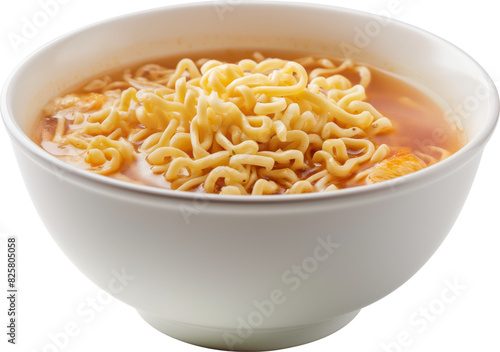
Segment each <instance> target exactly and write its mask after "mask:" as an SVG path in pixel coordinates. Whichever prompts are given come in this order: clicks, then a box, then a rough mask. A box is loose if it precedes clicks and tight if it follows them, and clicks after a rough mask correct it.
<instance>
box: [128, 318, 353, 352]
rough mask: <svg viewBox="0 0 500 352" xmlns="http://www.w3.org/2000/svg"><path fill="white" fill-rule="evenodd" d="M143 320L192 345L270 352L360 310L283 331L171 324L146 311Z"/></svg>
mask: <svg viewBox="0 0 500 352" xmlns="http://www.w3.org/2000/svg"><path fill="white" fill-rule="evenodd" d="M138 312H139V314H140V315H141V317H142V318H143V319H144V320H145V321H146V322H147V323H148V324H149V325H151V326H152V327H154V328H155V329H157V330H158V331H160V332H162V333H164V334H166V335H168V336H170V337H173V338H175V339H177V340H180V341H184V342H187V343H190V344H193V345H197V346H202V347H208V348H213V349H219V350H228V351H270V350H279V349H282V348H288V347H294V346H298V345H303V344H305V343H309V342H312V341H315V340H319V339H321V338H323V337H326V336H328V335H330V334H333V333H334V332H336V331H338V330H340V329H341V328H343V327H344V326H346V325H347V324H348V323H349V322H350V321H351V320H353V319H354V317H355V316H356V315H357V314H358V313H359V310H357V311H354V312H350V313H347V314H343V315H339V316H336V317H335V318H334V319H332V320H328V321H326V322H322V323H318V324H311V325H304V326H298V327H290V328H280V329H252V328H250V329H246V330H245V329H240V330H239V331H237V330H236V329H232V330H230V329H218V328H211V327H205V326H199V325H191V324H185V323H180V322H175V321H171V320H168V319H164V318H162V317H159V316H156V315H154V314H150V313H148V312H144V311H138Z"/></svg>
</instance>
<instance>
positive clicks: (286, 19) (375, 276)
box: [1, 2, 499, 350]
mask: <svg viewBox="0 0 500 352" xmlns="http://www.w3.org/2000/svg"><path fill="white" fill-rule="evenodd" d="M231 6H232V7H231V10H230V11H229V9H228V8H227V7H226V8H225V9H226V10H225V11H224V10H223V9H224V8H221V7H220V6H219V7H218V4H216V3H200V4H189V5H183V6H174V7H166V8H160V9H156V10H153V11H146V12H141V13H136V14H132V15H127V16H122V17H119V18H114V19H110V20H107V21H104V22H100V23H97V24H94V25H90V26H88V27H85V28H83V29H81V30H77V31H75V32H72V33H70V34H68V35H66V36H64V37H62V38H59V39H57V40H55V41H53V42H52V43H50V44H48V45H46V46H44V47H43V48H41V49H40V50H38V51H37V52H35V53H34V54H33V55H31V56H30V57H29V58H28V59H26V60H25V61H24V62H22V63H21V64H20V65H19V67H18V68H17V69H16V70H15V72H14V73H13V74H12V75H11V76H10V78H9V80H8V82H7V84H6V85H5V87H4V90H3V93H2V97H1V112H2V116H3V119H4V122H5V124H6V126H7V129H8V131H9V134H10V136H11V139H12V143H13V145H14V149H15V153H16V156H17V159H18V163H19V166H20V168H21V171H22V174H23V177H24V180H25V183H26V186H27V188H28V190H29V193H30V195H31V198H32V200H33V203H34V204H35V206H36V208H37V210H38V212H39V214H40V217H41V219H42V220H43V222H44V224H45V225H46V227H47V229H48V230H49V232H50V233H51V235H52V236H53V238H54V239H55V241H56V242H57V244H58V245H59V246H60V248H61V249H62V250H63V251H64V253H65V254H66V255H67V256H68V257H69V258H70V260H71V261H72V262H73V263H74V264H75V265H76V266H77V267H78V268H79V269H80V270H81V271H82V273H84V274H85V275H86V276H87V277H88V278H90V279H91V280H92V281H93V282H95V283H96V284H97V285H99V286H100V287H101V288H103V289H106V290H107V291H109V292H110V293H112V294H113V295H114V296H115V297H117V298H118V299H120V300H122V301H124V302H126V303H128V304H130V305H131V306H133V307H135V308H137V310H138V311H139V313H140V314H141V315H142V316H143V317H144V319H146V320H147V321H148V322H149V323H150V324H151V325H153V326H154V327H155V328H157V329H159V330H160V331H163V332H164V333H166V334H168V335H171V336H173V337H176V338H178V339H181V340H184V341H187V342H190V343H193V344H198V345H202V346H207V347H213V348H220V349H229V350H234V349H238V350H269V349H279V348H284V347H290V346H294V345H299V344H303V343H307V342H309V341H313V340H315V339H318V338H321V337H324V336H327V335H329V334H331V333H333V332H334V331H336V330H338V329H340V328H341V327H343V326H344V325H345V324H347V323H348V322H349V321H350V320H351V319H353V318H354V316H355V315H356V314H357V312H358V311H359V310H360V309H361V308H363V307H365V306H367V305H369V304H371V303H373V302H375V301H377V300H378V299H380V298H382V297H384V296H385V295H387V294H389V293H390V292H392V291H393V290H395V289H396V288H398V287H399V286H400V285H401V284H403V283H404V282H405V281H406V280H408V279H409V278H410V277H411V276H412V275H414V274H415V273H416V272H417V271H418V270H419V269H420V268H421V267H422V265H424V263H425V262H426V261H427V260H428V259H429V258H430V257H431V256H432V254H433V253H434V252H435V251H436V249H437V248H438V247H439V245H440V244H441V242H442V241H443V239H444V238H445V236H446V235H447V234H448V232H449V230H450V229H451V227H452V225H453V224H454V222H455V220H456V218H457V216H458V215H459V212H460V210H461V208H462V205H463V204H464V202H465V200H466V198H467V194H468V191H469V188H470V186H471V184H472V182H473V179H474V176H475V173H476V170H477V167H478V164H479V161H480V158H481V153H482V150H483V148H484V146H485V144H486V143H487V141H488V139H489V137H490V136H491V134H492V132H493V129H494V126H495V124H496V121H497V119H498V112H499V103H498V94H497V92H496V89H495V86H494V84H493V82H492V80H491V79H490V77H489V76H488V75H487V73H486V72H484V70H483V69H482V68H481V67H480V66H479V65H478V64H477V63H476V62H475V61H474V60H473V59H472V58H470V57H469V56H468V55H467V54H466V53H464V52H463V51H461V50H460V49H458V48H457V47H455V46H453V45H452V44H450V43H448V42H446V41H444V40H442V39H440V38H438V37H436V36H434V35H432V34H430V33H427V32H425V31H423V30H420V29H417V28H415V27H412V26H409V25H406V24H404V23H401V22H398V21H394V20H388V19H386V18H383V17H378V16H375V15H371V14H366V13H361V12H356V11H351V10H346V9H341V8H335V7H326V6H319V5H305V4H299V3H282V2H280V3H273V2H251V3H250V2H249V3H235V4H233V5H231ZM194 24H196V25H194ZM225 48H245V49H248V48H258V49H266V48H267V49H274V50H276V49H278V50H280V49H283V50H290V49H292V50H300V51H309V52H311V53H317V54H326V55H329V56H339V57H346V56H349V57H352V58H353V59H355V60H358V61H362V62H367V63H370V64H372V65H374V66H376V67H379V68H382V69H384V70H387V71H389V72H392V73H394V74H396V75H400V76H402V77H404V78H405V79H406V80H408V81H410V82H411V83H412V84H415V85H417V86H419V87H421V88H422V89H425V90H426V91H427V92H428V93H429V94H431V95H432V96H433V97H435V98H436V99H437V100H439V101H440V102H441V103H442V104H443V109H444V111H445V112H446V114H447V116H448V117H450V118H454V119H455V120H456V123H457V124H458V125H459V126H460V127H461V128H463V129H464V130H465V132H466V134H467V136H468V139H469V141H468V143H467V145H466V146H465V147H464V148H463V149H461V150H460V151H459V152H457V153H456V154H454V155H453V156H451V157H450V158H448V159H447V160H445V161H443V162H441V163H439V164H436V165H434V166H432V167H429V168H427V169H425V170H422V171H420V172H417V173H414V174H411V175H408V176H404V177H401V178H399V179H395V180H392V181H387V182H384V183H380V184H376V185H372V186H364V187H359V188H354V189H346V190H340V191H338V192H333V193H328V194H327V193H317V194H305V195H288V196H254V197H248V196H221V195H202V194H194V193H184V192H176V191H169V190H162V189H156V188H151V187H146V186H140V185H135V184H129V183H124V182H121V181H117V180H115V179H111V178H106V177H103V176H99V175H96V174H92V173H90V172H86V171H84V170H80V169H76V168H74V167H72V166H71V165H68V164H65V163H64V162H62V161H60V160H58V159H56V158H54V157H52V156H51V155H49V154H48V153H46V152H45V151H43V150H42V149H41V148H39V147H38V146H37V145H36V144H35V143H33V142H32V141H31V139H30V138H29V136H30V135H31V133H32V129H33V126H34V123H35V120H36V119H37V117H38V116H39V111H40V109H41V107H42V106H43V105H44V104H45V103H46V102H47V101H48V100H49V99H50V98H51V97H53V96H56V95H58V94H60V93H61V92H63V91H65V90H66V89H68V88H69V87H71V86H72V85H74V84H75V82H79V81H82V80H83V79H86V78H88V77H90V76H94V75H96V74H99V73H102V72H105V71H108V70H110V69H112V68H115V67H120V66H126V65H130V64H133V63H137V62H141V61H146V60H153V59H155V58H159V57H162V56H167V55H170V54H174V53H186V55H189V53H190V52H195V51H200V50H214V49H225Z"/></svg>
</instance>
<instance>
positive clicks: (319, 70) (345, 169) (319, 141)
mask: <svg viewBox="0 0 500 352" xmlns="http://www.w3.org/2000/svg"><path fill="white" fill-rule="evenodd" d="M33 138H34V140H35V141H36V142H37V143H38V144H39V145H40V146H41V147H42V148H44V149H45V150H46V151H47V152H49V153H51V154H53V155H55V156H57V157H58V158H60V159H62V160H65V161H66V162H68V163H71V164H74V165H76V166H78V167H81V168H84V169H87V170H90V171H92V172H96V173H99V174H102V175H106V176H110V177H114V178H117V179H121V180H125V181H128V182H135V183H140V184H145V185H149V186H154V187H162V188H167V189H174V190H181V191H199V192H206V193H220V194H235V195H240V194H244V195H246V194H253V195H263V194H283V193H286V194H291V193H309V192H322V191H335V190H337V189H342V188H347V187H354V186H361V185H365V184H370V183H377V182H382V181H385V180H389V179H393V178H395V177H399V176H403V175H406V174H409V173H412V172H415V171H418V170H420V169H423V168H425V167H428V166H430V165H432V164H434V163H436V162H439V161H441V160H443V159H445V158H446V157H448V156H449V155H451V154H452V153H454V152H456V151H457V150H458V149H459V148H460V147H461V146H462V145H463V144H464V137H463V134H462V133H461V132H460V131H458V130H457V128H456V126H455V125H454V124H453V123H452V122H451V121H448V120H446V119H445V114H444V113H443V110H442V108H441V107H440V106H439V105H438V104H437V103H436V102H435V101H434V100H433V99H431V98H430V97H429V96H427V95H426V94H424V93H423V92H421V91H420V90H418V89H416V88H415V87H413V86H411V85H409V84H407V83H406V82H404V81H403V80H400V79H398V78H396V77H394V76H392V75H390V74H388V73H385V72H383V71H381V70H378V69H376V68H373V67H370V66H367V65H364V64H360V63H356V62H353V61H351V60H349V59H347V60H339V59H334V58H327V57H316V56H297V55H296V54H295V55H294V54H292V53H269V52H266V53H265V55H263V54H262V53H261V52H253V51H224V52H211V53H202V54H199V55H190V58H184V57H180V56H177V57H169V58H165V59H163V60H159V61H157V62H154V63H146V64H141V65H138V66H135V67H131V68H127V69H122V70H118V71H116V72H111V73H110V74H108V75H105V76H103V77H98V78H95V79H92V80H90V81H88V82H85V83H84V84H82V85H80V86H79V87H78V88H76V89H74V90H72V91H70V92H68V93H67V94H65V95H62V96H60V97H56V98H55V99H53V100H52V101H51V102H50V103H49V104H47V106H46V107H45V108H44V110H43V112H42V114H41V117H40V119H39V123H38V126H37V128H36V132H35V135H34V137H33Z"/></svg>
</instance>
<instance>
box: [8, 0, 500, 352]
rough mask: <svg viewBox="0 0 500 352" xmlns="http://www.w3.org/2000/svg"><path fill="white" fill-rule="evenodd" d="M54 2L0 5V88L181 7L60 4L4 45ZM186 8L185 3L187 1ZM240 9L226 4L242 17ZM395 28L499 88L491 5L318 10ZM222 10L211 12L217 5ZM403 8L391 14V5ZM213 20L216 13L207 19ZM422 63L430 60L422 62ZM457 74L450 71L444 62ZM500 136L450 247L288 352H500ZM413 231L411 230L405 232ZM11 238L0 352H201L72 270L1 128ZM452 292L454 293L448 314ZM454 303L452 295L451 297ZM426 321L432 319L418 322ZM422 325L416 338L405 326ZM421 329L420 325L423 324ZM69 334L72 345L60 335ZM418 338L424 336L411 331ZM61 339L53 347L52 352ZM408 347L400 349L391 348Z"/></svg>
mask: <svg viewBox="0 0 500 352" xmlns="http://www.w3.org/2000/svg"><path fill="white" fill-rule="evenodd" d="M51 1H52V2H53V0H42V1H38V0H23V1H2V3H1V4H2V5H0V82H1V83H2V84H3V82H4V81H5V79H6V77H7V76H8V74H9V73H10V71H11V70H12V69H13V68H14V67H15V66H16V65H17V64H18V63H19V62H20V61H21V60H22V59H23V58H24V57H25V56H26V55H28V54H30V53H31V52H33V51H35V50H36V49H37V48H39V47H41V46H42V45H43V44H45V43H46V42H48V41H50V40H52V39H54V38H56V37H58V36H60V35H62V34H64V33H66V32H68V31H70V30H73V29H76V28H80V27H82V26H84V25H87V24H89V23H93V22H95V21H99V20H102V19H107V18H109V17H112V16H116V15H120V14H125V13H131V12H134V11H138V10H143V9H149V8H154V7H159V6H164V5H166V4H174V3H180V1H166V0H163V1H160V0H157V1H155V0H141V1H128V2H127V1H120V2H118V1H116V2H111V1H104V0H99V1H98V0H85V1H83V0H66V1H62V0H60V2H61V3H64V4H60V5H59V6H58V8H57V11H53V13H52V14H51V15H52V16H51V17H50V19H49V20H48V22H47V23H46V24H45V26H44V27H43V28H40V29H39V30H38V31H37V32H36V33H34V35H33V36H32V38H28V39H26V42H24V43H22V44H19V45H17V46H15V45H13V44H12V43H11V42H10V41H9V39H8V35H9V33H14V34H18V35H20V34H21V28H22V26H23V18H25V19H32V18H33V16H35V15H36V14H37V13H38V12H39V11H42V6H41V3H46V2H51ZM185 2H187V1H185ZM239 2H240V1H237V0H232V1H229V0H227V2H226V5H228V6H237V4H238V3H239ZM315 2H317V3H326V4H333V5H338V6H343V7H349V8H355V9H359V10H364V11H368V12H380V11H385V12H386V13H387V11H389V12H390V11H391V9H394V8H397V9H398V10H399V11H397V12H398V13H394V11H392V16H393V17H394V18H397V19H399V20H402V21H405V22H408V23H411V24H414V25H416V26H418V27H421V28H424V29H426V30H428V31H430V32H433V33H435V34H437V35H439V36H441V37H443V38H445V39H447V40H449V41H451V42H452V43H454V44H456V45H458V46H459V47H461V48H462V49H464V50H465V51H467V52H468V53H469V54H470V55H471V56H472V57H474V58H475V59H476V60H477V61H479V63H481V64H482V65H483V66H484V67H485V69H486V70H487V71H488V72H489V73H490V75H491V76H492V77H493V79H494V80H495V81H496V82H499V83H500V50H499V46H500V40H499V39H498V37H499V34H500V21H499V20H498V13H497V11H496V10H495V8H494V2H493V1H491V0H475V1H467V2H465V1H463V2H462V1H449V0H446V1H436V0H413V1H411V0H393V1H391V0H376V1H367V0H364V1H347V0H342V1H340V0H338V1H331V2H328V1H315ZM222 3H223V2H218V4H219V5H220V4H222ZM395 4H396V5H398V4H399V5H398V6H397V7H394V5H395ZM214 10H215V8H214ZM422 55H425V53H422ZM450 64H453V62H450ZM499 149H500V131H498V130H497V131H496V133H495V135H494V136H493V138H492V140H491V141H490V143H489V144H488V146H487V148H486V150H485V153H484V155H483V161H482V164H481V166H480V169H479V172H478V175H477V178H476V181H475V184H474V186H473V188H472V190H471V193H470V196H469V198H468V200H467V203H466V205H465V207H464V209H463V211H462V213H461V215H460V217H459V219H458V221H457V223H456V225H455V227H454V228H453V230H452V231H451V232H450V234H449V236H448V238H447V239H446V241H445V242H444V243H443V245H442V246H441V248H440V249H439V250H438V251H437V253H436V254H435V255H434V256H433V257H432V259H431V260H430V261H429V262H428V263H427V264H426V265H425V266H424V268H423V269H422V270H420V272H418V273H417V274H416V275H415V276H414V277H413V278H412V279H410V280H409V281H408V282H407V283H406V284H405V285H403V286H402V287H401V288H399V289H398V290H396V291H395V292H394V293H392V294H390V295H389V296H387V297H386V298H384V299H382V300H380V301H379V302H377V303H375V304H373V305H371V306H370V307H367V308H365V309H363V310H362V311H361V313H360V314H359V315H358V317H357V318H356V319H355V320H354V321H353V322H351V323H350V324H349V325H348V326H347V327H345V328H344V329H342V330H341V331H339V332H337V333H335V334H334V335H331V336H329V337H327V338H324V339H322V340H320V341H317V342H314V343H311V344H308V345H305V346H300V347H296V348H293V349H290V351H297V352H299V351H342V352H349V351H356V352H359V351H379V352H383V351H384V350H385V349H384V347H383V345H392V347H391V349H388V350H390V351H394V352H398V351H426V352H436V351H500V339H499V338H498V336H499V335H498V333H499V331H500V300H499V299H500V284H499V278H500V275H499V272H500V255H499V252H500V240H499V235H500V225H499V222H498V219H499V217H500V213H499V209H500V207H499V206H498V202H499V201H498V199H499V197H500V186H499V185H500V182H499V179H498V177H499V176H498V172H499V171H500V169H499V166H498V159H499V153H498V150H499ZM415 216H416V219H415V221H419V219H418V215H417V214H416V215H415ZM409 226H410V225H409ZM2 233H3V234H11V235H16V236H18V244H19V278H18V288H19V300H18V323H19V325H18V340H17V342H18V344H17V345H16V346H12V345H10V344H8V343H7V342H6V340H7V335H6V333H5V331H6V328H5V327H6V325H7V305H6V303H7V300H6V296H7V294H6V290H7V282H6V260H5V253H6V246H5V245H6V242H5V236H1V237H0V292H1V294H0V297H1V299H0V326H2V328H0V332H1V333H0V350H1V351H30V352H34V351H36V352H39V351H43V352H54V351H95V352H101V351H152V352H157V351H170V350H175V351H206V349H202V348H200V347H196V346H191V345H188V344H185V343H182V342H179V341H176V340H174V339H172V338H170V337H167V336H165V335H163V334H161V333H159V332H157V331H156V330H154V329H153V328H151V327H149V326H148V325H147V324H146V323H145V322H143V321H142V320H141V318H140V317H139V316H138V314H137V313H136V312H135V310H134V309H133V308H131V307H129V306H127V305H125V304H123V303H121V302H119V301H116V300H114V299H110V298H109V297H108V296H107V295H105V294H104V293H103V291H101V290H100V289H99V288H97V287H96V286H95V285H93V284H92V283H91V282H90V281H88V280H87V279H86V278H85V277H84V276H83V275H82V274H80V273H79V271H78V270H77V269H76V268H74V267H73V266H72V264H71V263H70V262H69V260H68V259H66V257H65V256H64V255H63V254H62V253H61V251H60V250H59V249H58V247H57V246H56V244H55V243H54V242H53V241H52V239H51V237H50V236H49V234H48V233H47V231H46V230H45V228H44V227H43V225H42V223H41V222H40V220H39V218H38V215H37V213H36V212H35V210H34V209H33V206H32V205H31V202H30V199H29V196H28V194H27V192H26V190H25V188H24V185H23V182H22V180H21V176H20V174H19V171H18V169H17V165H16V162H15V160H14V157H13V152H12V147H11V144H10V142H9V140H8V136H7V134H6V131H5V129H4V126H3V124H0V234H2ZM447 283H448V284H449V283H455V284H457V285H458V286H459V289H458V291H457V292H456V294H455V295H451V296H452V297H451V298H452V299H451V301H452V302H450V301H448V303H445V302H444V301H443V300H442V298H441V293H442V292H443V290H444V289H445V288H446V287H447V286H446V285H447ZM448 293H449V292H448ZM423 309H424V310H425V309H428V310H429V311H430V313H429V314H430V315H428V316H427V317H424V315H423V314H424V313H423ZM417 318H418V319H420V321H421V322H422V321H425V322H426V324H425V325H424V324H423V323H422V325H419V326H415V324H412V323H411V322H410V320H411V319H417ZM422 319H423V320H422ZM68 324H69V326H70V328H71V327H73V328H74V329H75V331H76V332H75V333H74V335H76V336H72V337H69V338H67V339H65V338H64V337H63V336H62V335H61V334H62V333H63V332H64V331H65V329H67V327H68ZM418 327H420V329H419V328H418ZM51 336H52V337H53V336H56V337H58V344H59V347H57V344H55V343H54V342H53V341H51ZM398 337H399V338H402V339H403V342H405V345H404V346H402V347H401V348H397V347H396V345H394V343H393V342H394V341H397V339H398Z"/></svg>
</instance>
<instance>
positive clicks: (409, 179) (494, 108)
mask: <svg viewBox="0 0 500 352" xmlns="http://www.w3.org/2000/svg"><path fill="white" fill-rule="evenodd" d="M214 5H216V3H213V2H193V3H187V4H176V5H166V6H161V7H157V8H152V9H148V10H142V11H136V12H132V13H127V14H123V15H119V16H114V17H111V18H108V19H104V20H101V21H97V22H94V23H90V24H87V25H85V26H83V27H80V28H77V29H74V30H72V31H69V32H68V33H66V34H63V35H61V36H59V37H57V38H55V39H53V40H51V41H49V42H48V43H46V44H44V45H42V46H41V47H39V48H37V49H36V50H34V51H33V52H32V53H30V54H29V55H28V56H27V57H25V58H24V59H23V60H21V61H20V62H19V63H18V64H17V66H15V68H14V69H13V70H12V71H11V73H10V74H9V76H8V78H7V79H6V81H5V83H4V86H3V89H2V92H1V97H0V112H1V115H2V119H3V121H4V125H5V126H6V130H7V132H8V133H9V134H10V137H11V138H12V139H13V140H12V142H13V141H14V140H15V141H17V142H18V143H19V145H20V146H22V147H23V148H25V151H28V152H29V153H31V154H33V155H35V156H36V157H38V158H40V159H41V160H43V161H45V162H46V163H49V164H54V166H56V167H58V168H59V169H62V170H64V174H65V175H75V176H78V177H79V178H81V179H83V180H87V181H90V182H94V183H98V184H101V185H103V186H106V187H110V188H113V189H115V190H116V191H132V192H134V193H141V194H148V195H155V196H160V197H165V198H172V199H184V200H195V199H199V198H200V194H201V195H203V198H205V199H206V200H208V201H210V202H217V203H219V202H223V203H233V204H237V203H282V202H286V203H295V202H304V201H314V200H321V199H328V200H330V201H333V200H335V199H344V198H346V197H353V196H359V195H368V194H380V193H388V194H391V193H394V192H395V191H401V190H403V189H405V190H408V189H410V188H414V187H418V186H419V185H422V184H425V183H426V182H433V180H434V181H437V180H439V179H441V178H442V177H445V176H446V175H448V174H449V173H451V172H453V171H455V170H456V169H458V168H460V167H461V166H463V165H464V164H466V162H467V161H469V160H471V159H472V158H473V157H474V156H475V155H477V154H479V153H481V152H482V149H483V148H484V146H485V145H486V143H487V142H488V140H489V138H490V137H491V136H492V134H493V131H494V129H495V127H496V124H497V122H498V118H499V113H500V101H499V96H498V91H497V88H496V85H495V83H494V82H493V80H492V78H491V77H490V76H489V74H488V73H487V72H486V70H485V69H484V68H483V67H482V66H481V65H480V64H479V63H478V62H477V61H476V60H475V59H474V58H472V57H471V56H470V55H469V54H468V53H467V52H465V51H464V50H462V49H461V48H459V47H458V46H456V45H455V44H453V43H451V42H449V41H447V40H445V39H443V38H442V37H440V36H438V35H436V34H433V33H431V32H428V31H426V30H424V29H422V28H419V27H417V26H414V25H411V24H409V23H405V22H402V21H400V20H397V19H394V18H387V17H384V16H382V15H378V14H373V13H369V12H364V11H360V10H355V9H349V8H344V7H339V6H332V5H325V4H313V3H301V2H293V1H285V2H281V1H262V0H258V1H252V2H242V3H240V4H238V6H249V7H262V6H278V7H288V8H295V9H297V10H306V11H307V10H314V9H316V10H322V11H329V12H332V13H336V14H337V15H338V14H343V13H344V14H349V15H354V16H356V17H365V18H371V19H379V20H385V21H387V20H389V21H390V23H391V24H392V25H396V26H398V27H402V28H404V29H406V30H411V31H413V32H416V33H418V34H419V35H421V36H424V37H426V38H427V39H428V40H433V41H438V42H440V43H442V45H447V46H451V47H453V48H454V50H456V51H457V52H458V53H459V54H461V55H463V56H464V57H466V58H467V59H468V60H469V61H470V62H471V63H473V64H474V66H476V67H477V68H478V69H479V70H480V72H481V74H482V77H481V78H482V79H483V80H484V81H485V82H486V88H487V89H488V91H489V92H491V93H492V94H490V96H489V97H488V101H489V103H488V104H489V106H490V108H491V109H490V111H491V113H490V115H489V116H487V117H486V119H485V123H484V125H483V127H482V128H481V129H480V130H479V132H478V133H477V135H476V136H474V137H473V138H472V139H470V140H469V141H467V143H466V144H465V145H464V146H463V147H462V148H460V149H459V150H458V151H457V152H456V153H454V154H453V155H451V156H450V157H448V158H446V159H445V160H442V161H440V162H438V163H436V164H434V165H431V166H429V167H427V168H425V169H423V170H420V171H418V172H414V173H412V174H409V175H404V176H400V177H398V178H395V179H392V180H388V181H384V182H381V183H377V184H371V185H363V186H359V187H352V188H346V189H339V190H336V191H332V192H314V193H305V194H286V195H285V194H279V195H222V194H207V193H200V192H187V191H177V190H170V189H164V188H159V187H154V186H147V185H141V184H135V183H131V182H127V181H122V180H117V179H114V178H111V177H108V176H102V175H99V174H96V173H93V172H91V171H88V170H84V169H81V168H78V167H76V166H74V165H71V164H69V163H66V162H64V161H62V160H60V159H58V158H57V157H55V156H53V155H51V154H49V153H48V152H46V151H45V150H43V149H42V148H40V146H38V145H37V144H36V143H35V142H34V141H33V140H31V138H29V137H28V135H27V134H26V133H25V132H24V131H23V130H22V129H21V128H20V126H19V125H18V123H17V122H16V120H15V118H14V116H13V114H11V113H10V109H9V102H8V99H7V96H8V95H9V93H10V88H11V84H12V83H13V82H14V81H15V79H16V78H17V76H18V74H19V72H20V71H21V70H22V69H23V68H24V67H25V66H27V65H29V64H30V63H31V62H32V61H34V60H36V58H37V56H39V55H40V54H42V53H45V52H47V51H50V50H51V49H52V48H53V47H54V46H56V45H58V44H59V43H60V42H63V41H65V40H69V39H71V37H73V36H75V35H78V34H81V33H83V32H85V31H86V30H88V29H90V28H95V27H98V26H106V25H109V24H111V23H116V22H120V21H121V22H124V21H126V20H127V19H128V18H132V17H140V16H143V17H147V16H149V15H151V14H153V13H157V12H159V11H162V12H163V11H167V12H168V11H172V10H189V9H190V8H199V7H213V6H214ZM71 178H72V177H71Z"/></svg>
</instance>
